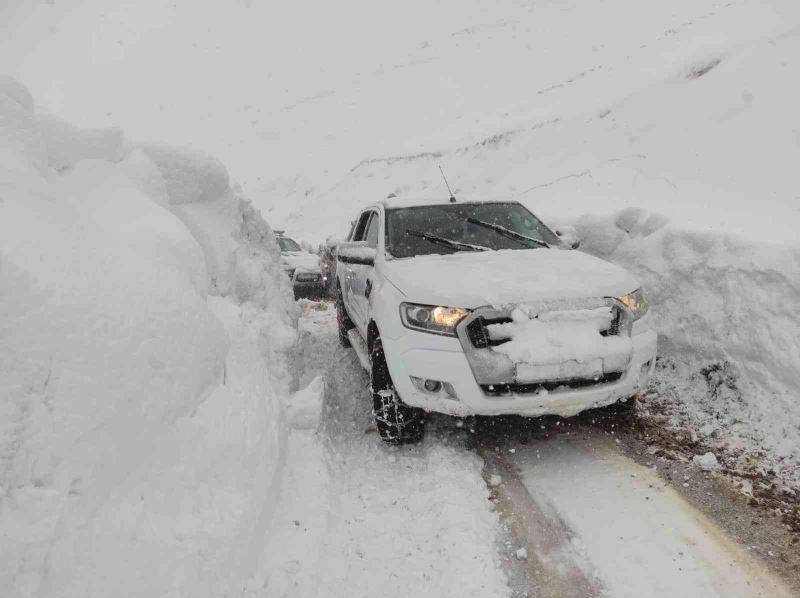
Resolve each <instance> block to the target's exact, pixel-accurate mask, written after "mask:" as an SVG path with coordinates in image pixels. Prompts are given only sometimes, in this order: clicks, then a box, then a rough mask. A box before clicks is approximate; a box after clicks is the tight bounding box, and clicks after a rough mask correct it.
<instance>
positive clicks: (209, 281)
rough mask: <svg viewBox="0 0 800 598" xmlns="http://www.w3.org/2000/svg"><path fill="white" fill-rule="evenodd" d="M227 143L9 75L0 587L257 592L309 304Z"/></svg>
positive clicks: (2, 119)
mask: <svg viewBox="0 0 800 598" xmlns="http://www.w3.org/2000/svg"><path fill="white" fill-rule="evenodd" d="M294 309H295V308H294V306H293V304H292V301H291V296H290V291H289V289H288V285H287V283H286V280H285V275H284V274H283V272H282V269H281V267H280V263H279V254H278V250H277V246H276V244H275V241H274V238H273V235H272V232H271V230H270V228H269V226H268V225H267V224H266V223H265V222H264V220H263V219H262V218H261V217H260V216H259V215H258V213H257V212H256V211H254V210H253V208H252V207H251V206H250V204H249V203H248V202H246V201H244V200H243V199H241V198H240V197H239V195H238V194H237V191H236V189H235V188H234V187H232V186H231V183H230V182H229V180H228V175H227V172H226V170H225V168H224V167H223V166H222V165H221V164H220V163H219V162H217V161H216V160H214V159H213V158H210V157H208V156H205V155H203V154H200V153H196V152H191V151H187V150H183V149H178V148H171V147H162V146H159V147H154V146H147V145H139V144H136V143H133V142H131V141H130V140H128V139H126V138H125V137H124V136H123V135H122V133H121V132H120V131H119V130H114V129H108V130H85V129H79V128H76V127H73V126H71V125H68V124H66V123H64V122H61V121H59V120H58V119H56V118H54V117H51V116H48V115H46V114H42V113H40V112H39V111H37V110H36V109H35V107H34V103H33V100H32V98H31V96H30V94H29V93H28V91H27V90H26V89H25V88H24V87H22V86H21V85H20V84H18V83H16V82H15V81H13V80H9V79H2V81H0V314H2V315H0V338H2V342H1V343H0V587H2V588H4V592H3V593H4V595H9V596H11V595H14V596H33V595H36V596H45V595H58V596H81V597H84V596H113V595H123V594H126V595H149V596H166V595H192V596H202V595H209V596H220V595H223V594H225V593H227V592H230V591H234V590H235V591H241V589H242V580H243V579H245V580H246V579H247V578H249V576H250V575H252V573H253V570H254V568H255V567H256V565H257V561H256V551H253V550H251V548H252V545H253V544H254V543H260V542H262V541H263V536H264V534H265V533H266V530H267V526H268V524H269V522H270V517H271V515H272V513H273V511H274V510H275V508H276V502H277V496H276V493H277V489H278V488H279V484H278V483H277V482H278V480H279V478H280V476H281V475H282V461H283V459H284V458H285V446H286V434H287V431H286V421H285V420H286V418H285V415H284V411H285V410H284V406H283V404H282V399H283V397H285V396H287V395H288V390H289V383H290V381H289V375H288V367H287V365H288V359H289V353H288V352H289V350H290V349H292V348H293V347H294V342H295V338H296V332H295V328H294V321H295V319H296V314H295V313H294Z"/></svg>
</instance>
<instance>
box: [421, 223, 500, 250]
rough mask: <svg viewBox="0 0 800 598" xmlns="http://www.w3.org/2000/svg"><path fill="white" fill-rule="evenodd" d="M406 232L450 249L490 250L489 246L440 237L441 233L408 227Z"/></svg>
mask: <svg viewBox="0 0 800 598" xmlns="http://www.w3.org/2000/svg"><path fill="white" fill-rule="evenodd" d="M406 234H407V235H409V236H411V237H419V238H420V239H425V240H426V241H430V242H431V243H436V244H438V245H443V246H444V247H449V248H450V249H455V250H456V251H488V249H489V248H488V247H483V246H482V245H470V244H469V243H462V242H461V241H453V240H452V239H445V238H444V237H440V236H439V235H432V234H430V233H423V232H422V231H418V230H412V229H409V228H407V229H406Z"/></svg>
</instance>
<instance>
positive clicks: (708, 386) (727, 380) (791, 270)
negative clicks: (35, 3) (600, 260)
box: [575, 209, 800, 485]
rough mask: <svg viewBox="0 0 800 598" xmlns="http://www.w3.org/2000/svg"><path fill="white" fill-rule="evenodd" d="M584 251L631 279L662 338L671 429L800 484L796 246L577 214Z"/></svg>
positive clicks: (625, 217)
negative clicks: (686, 430)
mask: <svg viewBox="0 0 800 598" xmlns="http://www.w3.org/2000/svg"><path fill="white" fill-rule="evenodd" d="M575 228H576V229H577V231H578V234H579V236H580V237H582V239H583V242H582V245H581V248H582V249H583V250H585V251H587V252H590V253H593V254H595V255H598V256H600V257H604V258H606V259H610V260H612V261H615V262H618V263H620V264H622V265H624V266H626V267H627V268H630V269H631V270H632V271H633V272H635V273H637V274H638V276H639V278H640V280H641V281H642V283H643V285H644V286H645V288H646V290H647V292H648V297H649V298H650V302H651V306H652V307H651V313H652V317H653V318H654V322H655V326H656V328H657V329H658V330H659V335H660V336H659V343H660V348H659V353H660V354H661V356H662V361H661V364H660V367H659V369H658V370H657V379H658V385H659V389H660V390H661V392H662V394H664V395H665V397H664V398H665V399H667V400H668V401H669V402H672V403H674V407H675V408H676V409H675V413H674V417H673V422H672V423H673V424H675V425H679V424H683V425H687V426H688V427H690V428H692V429H694V430H695V431H699V430H701V429H702V428H703V427H704V426H710V429H709V430H708V431H707V432H706V434H705V435H706V436H710V435H712V434H714V435H715V436H716V437H717V442H721V443H722V444H723V446H724V447H725V448H728V449H733V453H734V454H736V453H741V451H742V450H743V449H744V450H745V451H747V452H748V453H750V454H751V455H752V454H753V453H754V452H755V451H757V450H758V449H760V448H764V449H767V451H768V453H767V457H766V460H765V465H766V466H768V467H770V468H772V469H774V470H775V472H776V473H778V474H780V476H781V477H782V478H783V479H784V480H785V481H787V482H790V483H793V484H794V485H797V483H798V482H800V454H798V451H797V447H798V446H800V409H798V401H797V398H798V394H797V389H798V388H800V320H798V318H797V310H798V306H800V248H798V247H793V246H784V245H768V244H763V243H761V244H759V243H753V242H749V241H747V240H745V239H742V238H740V237H734V236H730V235H724V234H718V233H711V232H707V233H702V232H694V231H686V230H682V229H680V228H678V227H676V226H675V225H673V224H669V223H667V222H666V220H665V219H664V218H663V217H658V216H652V215H648V214H646V213H645V212H643V211H642V210H636V209H627V210H623V211H620V212H618V213H616V214H613V215H610V216H603V217H601V216H583V217H582V218H580V219H578V220H577V222H576V223H575Z"/></svg>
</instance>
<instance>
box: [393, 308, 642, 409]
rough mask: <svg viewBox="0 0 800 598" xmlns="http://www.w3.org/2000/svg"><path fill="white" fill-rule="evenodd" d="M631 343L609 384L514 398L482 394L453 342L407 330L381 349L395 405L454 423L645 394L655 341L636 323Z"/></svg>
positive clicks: (583, 406) (593, 404)
mask: <svg viewBox="0 0 800 598" xmlns="http://www.w3.org/2000/svg"><path fill="white" fill-rule="evenodd" d="M631 341H632V345H633V351H632V356H631V360H630V362H629V365H628V367H627V368H626V369H625V371H623V372H621V373H620V375H619V377H617V378H614V379H613V380H612V381H603V380H601V381H599V382H598V383H596V384H589V385H582V386H580V387H575V388H573V387H570V386H569V385H568V384H564V385H562V386H559V387H557V388H554V389H551V390H539V391H538V392H531V393H518V394H515V393H513V392H509V393H505V394H493V393H487V392H485V391H484V389H483V388H482V387H481V386H480V385H479V384H478V382H477V381H476V379H475V375H474V374H473V371H472V368H471V366H470V364H469V362H468V360H467V357H466V355H465V353H464V350H463V348H462V346H461V344H460V342H459V340H458V339H456V338H452V337H443V336H436V335H432V334H426V333H423V332H415V331H411V330H409V331H406V332H405V333H404V334H402V335H401V336H400V337H399V338H398V339H396V340H394V339H393V341H392V342H391V343H384V351H385V353H386V358H387V363H388V366H389V371H390V373H391V375H392V381H393V382H394V385H395V388H396V390H397V392H398V394H399V396H400V398H401V400H402V401H403V402H404V403H406V404H407V405H410V406H412V407H420V408H422V409H424V410H426V411H435V412H438V413H446V414H449V415H455V416H459V417H466V416H469V415H503V414H515V415H523V416H539V415H560V416H563V417H568V416H571V415H576V414H578V413H580V412H581V411H585V410H586V409H591V408H594V407H602V406H604V405H610V404H611V403H615V402H617V401H619V400H621V399H627V398H629V397H632V396H634V395H636V394H637V393H639V392H640V391H642V390H644V388H646V386H647V384H648V381H649V378H650V375H651V374H652V372H653V369H654V368H655V357H656V344H657V336H656V333H655V331H653V330H651V329H650V328H649V327H648V326H647V324H646V323H644V322H637V323H636V326H634V330H633V334H632V335H631ZM423 347H424V348H423ZM425 380H430V381H434V382H440V383H441V387H440V388H437V389H436V390H435V391H428V390H425V387H424V381H425ZM433 386H434V387H435V386H436V385H433Z"/></svg>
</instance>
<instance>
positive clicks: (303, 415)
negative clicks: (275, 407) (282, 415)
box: [288, 376, 325, 429]
mask: <svg viewBox="0 0 800 598" xmlns="http://www.w3.org/2000/svg"><path fill="white" fill-rule="evenodd" d="M324 395H325V381H324V380H323V378H322V376H317V377H316V378H314V379H313V380H312V381H311V382H310V383H309V385H308V386H306V387H305V388H304V389H302V390H298V391H297V392H296V393H294V394H293V395H292V396H291V398H290V399H289V405H288V419H289V423H290V424H291V425H292V426H293V427H294V428H297V429H315V428H316V427H317V426H318V425H319V420H320V415H321V414H322V400H323V397H324Z"/></svg>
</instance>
